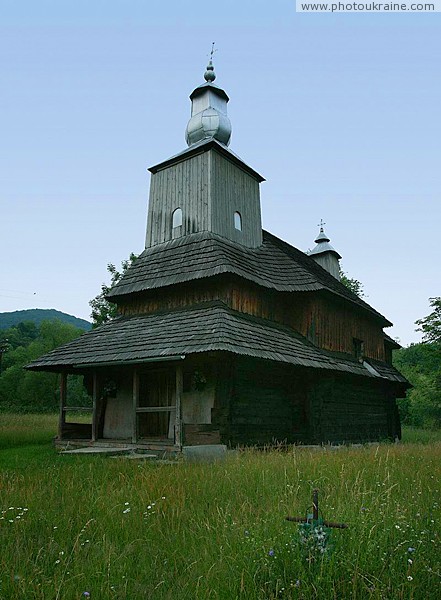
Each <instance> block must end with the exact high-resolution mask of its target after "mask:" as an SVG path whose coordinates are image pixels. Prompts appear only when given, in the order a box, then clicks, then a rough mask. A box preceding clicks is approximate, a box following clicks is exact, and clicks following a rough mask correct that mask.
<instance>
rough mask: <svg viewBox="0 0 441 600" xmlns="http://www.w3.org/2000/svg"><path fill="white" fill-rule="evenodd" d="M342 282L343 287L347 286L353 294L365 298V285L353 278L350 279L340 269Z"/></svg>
mask: <svg viewBox="0 0 441 600" xmlns="http://www.w3.org/2000/svg"><path fill="white" fill-rule="evenodd" d="M340 281H341V283H342V284H343V285H345V286H346V287H347V288H348V289H349V290H351V292H354V294H357V296H359V297H360V298H364V295H365V294H364V288H363V284H362V283H361V282H360V281H358V279H353V278H352V277H348V275H347V273H345V272H344V271H342V270H341V269H340Z"/></svg>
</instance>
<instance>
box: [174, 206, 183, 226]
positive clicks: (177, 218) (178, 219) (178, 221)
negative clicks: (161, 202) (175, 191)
mask: <svg viewBox="0 0 441 600" xmlns="http://www.w3.org/2000/svg"><path fill="white" fill-rule="evenodd" d="M172 217H173V218H172V227H173V229H174V228H175V227H180V226H181V225H182V208H176V209H175V210H174V211H173V215H172Z"/></svg>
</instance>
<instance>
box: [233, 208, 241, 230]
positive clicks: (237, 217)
mask: <svg viewBox="0 0 441 600" xmlns="http://www.w3.org/2000/svg"><path fill="white" fill-rule="evenodd" d="M234 228H235V229H237V230H238V231H242V215H241V214H240V212H235V213H234Z"/></svg>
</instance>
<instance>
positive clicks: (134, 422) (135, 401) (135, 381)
mask: <svg viewBox="0 0 441 600" xmlns="http://www.w3.org/2000/svg"><path fill="white" fill-rule="evenodd" d="M132 398H133V403H132V444H136V442H137V441H138V415H137V413H136V411H137V409H138V406H139V370H138V368H137V367H134V369H133V396H132Z"/></svg>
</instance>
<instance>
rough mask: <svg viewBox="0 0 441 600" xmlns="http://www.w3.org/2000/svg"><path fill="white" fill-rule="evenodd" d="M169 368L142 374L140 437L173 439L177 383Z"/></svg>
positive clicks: (139, 412) (139, 408)
mask: <svg viewBox="0 0 441 600" xmlns="http://www.w3.org/2000/svg"><path fill="white" fill-rule="evenodd" d="M173 375H174V373H173V372H172V371H169V370H158V371H150V372H149V373H144V374H141V375H140V379H139V405H138V409H137V418H138V436H139V438H144V439H146V438H148V439H160V440H173V439H174V425H175V415H176V383H175V378H174V376H173Z"/></svg>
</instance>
